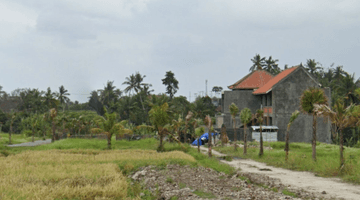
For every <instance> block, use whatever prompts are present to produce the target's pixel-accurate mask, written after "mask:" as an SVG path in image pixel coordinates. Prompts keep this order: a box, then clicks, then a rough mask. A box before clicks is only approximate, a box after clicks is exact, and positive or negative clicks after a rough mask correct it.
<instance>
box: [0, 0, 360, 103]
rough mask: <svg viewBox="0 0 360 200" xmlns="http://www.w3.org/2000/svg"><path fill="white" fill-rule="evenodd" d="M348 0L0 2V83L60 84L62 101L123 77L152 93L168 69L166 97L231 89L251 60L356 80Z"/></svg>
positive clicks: (358, 5) (354, 26)
mask: <svg viewBox="0 0 360 200" xmlns="http://www.w3.org/2000/svg"><path fill="white" fill-rule="evenodd" d="M359 11H360V1H357V0H316V1H314V0H273V1H267V0H76V1H74V0H0V74H1V77H0V85H1V86H3V90H5V91H6V92H8V93H9V92H11V91H12V90H14V89H16V88H38V89H39V90H46V88H47V87H51V89H52V90H53V91H58V90H59V87H60V86H61V85H64V87H65V88H66V89H67V90H68V91H69V93H70V94H71V95H70V99H71V101H75V100H77V101H79V102H86V101H88V97H89V96H90V92H91V91H92V90H97V89H102V88H104V86H105V84H106V82H107V81H114V85H115V86H116V87H117V88H120V89H121V90H123V89H124V88H125V87H126V86H125V85H122V83H123V82H124V81H125V77H129V76H130V75H131V74H134V73H135V72H136V71H139V72H140V73H141V74H142V75H146V78H145V80H144V82H146V83H151V84H152V85H153V89H154V90H155V91H154V93H155V94H158V93H164V92H165V86H164V85H162V81H161V79H163V78H164V76H165V73H166V71H169V70H171V71H172V72H173V73H174V74H175V77H176V79H177V80H178V81H179V90H178V92H177V93H176V95H175V96H178V95H183V96H186V97H187V98H189V93H191V96H192V97H191V100H192V101H193V100H194V94H195V93H198V94H199V92H200V91H203V92H204V91H205V80H206V79H207V80H208V90H209V91H210V90H211V89H212V87H213V86H221V87H223V88H224V89H227V86H229V85H231V84H233V83H234V82H236V81H237V80H239V79H240V78H242V77H243V76H245V75H246V74H247V73H248V72H249V68H250V67H251V65H252V62H251V60H250V59H251V58H253V57H254V56H255V54H257V53H259V54H260V55H261V56H264V57H265V56H266V57H268V56H272V57H273V58H275V59H279V66H280V67H281V68H283V67H284V65H285V64H288V65H289V66H294V65H297V64H299V63H300V62H303V63H306V60H307V59H315V60H316V61H317V62H320V63H321V64H322V65H323V67H329V66H330V65H331V64H332V63H335V66H337V65H343V66H344V69H345V71H347V72H350V73H355V78H356V79H357V78H358V77H359V75H360V67H359V61H358V60H357V59H358V58H359V54H360V50H359V47H360V12H359Z"/></svg>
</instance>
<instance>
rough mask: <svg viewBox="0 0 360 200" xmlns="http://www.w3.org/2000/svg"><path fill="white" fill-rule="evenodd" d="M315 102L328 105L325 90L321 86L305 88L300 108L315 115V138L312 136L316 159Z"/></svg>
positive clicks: (314, 117) (315, 120) (314, 120)
mask: <svg viewBox="0 0 360 200" xmlns="http://www.w3.org/2000/svg"><path fill="white" fill-rule="evenodd" d="M314 104H319V105H327V106H328V99H327V97H326V96H325V93H324V90H322V89H320V88H314V87H311V88H309V89H307V90H305V91H304V92H303V93H302V95H301V97H300V110H301V111H302V112H303V113H306V114H309V115H312V116H313V127H312V128H313V138H312V158H313V160H314V161H316V122H317V115H316V110H315V109H314Z"/></svg>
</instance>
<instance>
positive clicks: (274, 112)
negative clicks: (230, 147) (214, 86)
mask: <svg viewBox="0 0 360 200" xmlns="http://www.w3.org/2000/svg"><path fill="white" fill-rule="evenodd" d="M309 87H321V85H320V84H319V83H318V82H317V81H316V80H315V79H314V78H313V77H312V76H311V75H310V74H309V73H308V72H307V70H306V69H305V68H304V67H302V66H296V67H292V68H289V69H286V70H284V71H282V72H281V73H279V74H278V75H276V76H274V75H272V74H271V73H269V72H267V71H265V70H255V71H253V72H251V73H249V74H248V75H246V76H245V77H243V78H242V79H240V80H239V81H237V82H236V83H234V84H232V85H230V86H229V87H228V88H229V89H231V91H224V93H223V95H222V114H221V115H217V116H216V118H217V128H220V127H221V125H222V124H225V126H226V127H227V132H228V135H229V139H231V140H233V129H232V127H233V120H232V118H231V115H230V111H229V106H230V104H231V103H235V104H236V105H237V106H238V107H239V110H240V111H241V110H242V109H244V108H246V107H247V108H250V110H251V112H252V113H255V112H256V110H258V109H260V108H262V109H263V110H264V116H265V120H264V123H263V125H273V126H277V127H278V128H279V130H278V136H277V138H278V141H284V140H285V132H286V128H287V124H288V122H289V119H290V116H291V114H292V113H293V112H294V111H295V110H299V109H300V97H301V94H302V93H303V91H304V90H306V89H308V88H309ZM324 91H325V94H326V96H327V97H328V99H329V104H330V102H331V91H330V89H329V88H324ZM249 125H251V124H249ZM236 127H237V130H238V131H237V140H243V124H242V123H241V121H240V118H239V114H238V115H237V116H236ZM330 128H331V127H330V123H329V122H324V120H323V118H321V117H320V118H319V119H318V120H317V140H318V141H320V142H326V143H330V142H331V129H330ZM248 133H251V130H250V128H249V130H248ZM248 135H249V138H248V139H251V134H248ZM311 140H312V116H309V115H306V114H300V115H299V117H298V118H297V119H296V120H295V122H294V123H293V124H292V126H291V128H290V141H291V142H311Z"/></svg>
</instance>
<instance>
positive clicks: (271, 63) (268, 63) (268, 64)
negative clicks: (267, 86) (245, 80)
mask: <svg viewBox="0 0 360 200" xmlns="http://www.w3.org/2000/svg"><path fill="white" fill-rule="evenodd" d="M264 62H265V65H264V66H265V67H264V69H265V70H266V71H268V72H270V73H273V74H278V73H280V68H279V67H278V64H276V63H277V62H279V60H278V59H275V60H273V59H272V57H271V56H270V57H269V59H267V60H266V59H265V61H264Z"/></svg>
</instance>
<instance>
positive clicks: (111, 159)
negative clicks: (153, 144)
mask: <svg viewBox="0 0 360 200" xmlns="http://www.w3.org/2000/svg"><path fill="white" fill-rule="evenodd" d="M146 161H149V162H150V163H158V162H162V161H167V162H176V161H182V162H185V163H186V162H187V163H192V162H196V160H195V159H194V158H193V157H192V156H190V155H187V154H185V153H183V152H179V151H173V152H165V153H157V152H156V151H154V150H113V151H100V150H47V151H24V152H22V153H19V154H16V155H10V156H8V157H0V169H1V170H0V180H1V181H0V194H1V196H0V197H1V198H2V199H95V198H116V199H124V198H125V197H126V196H127V182H126V178H125V177H124V175H123V174H122V173H121V170H120V168H119V164H120V163H124V162H125V163H126V164H125V165H123V166H124V170H127V168H129V167H130V168H132V167H131V166H134V165H136V164H138V163H144V162H146Z"/></svg>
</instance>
